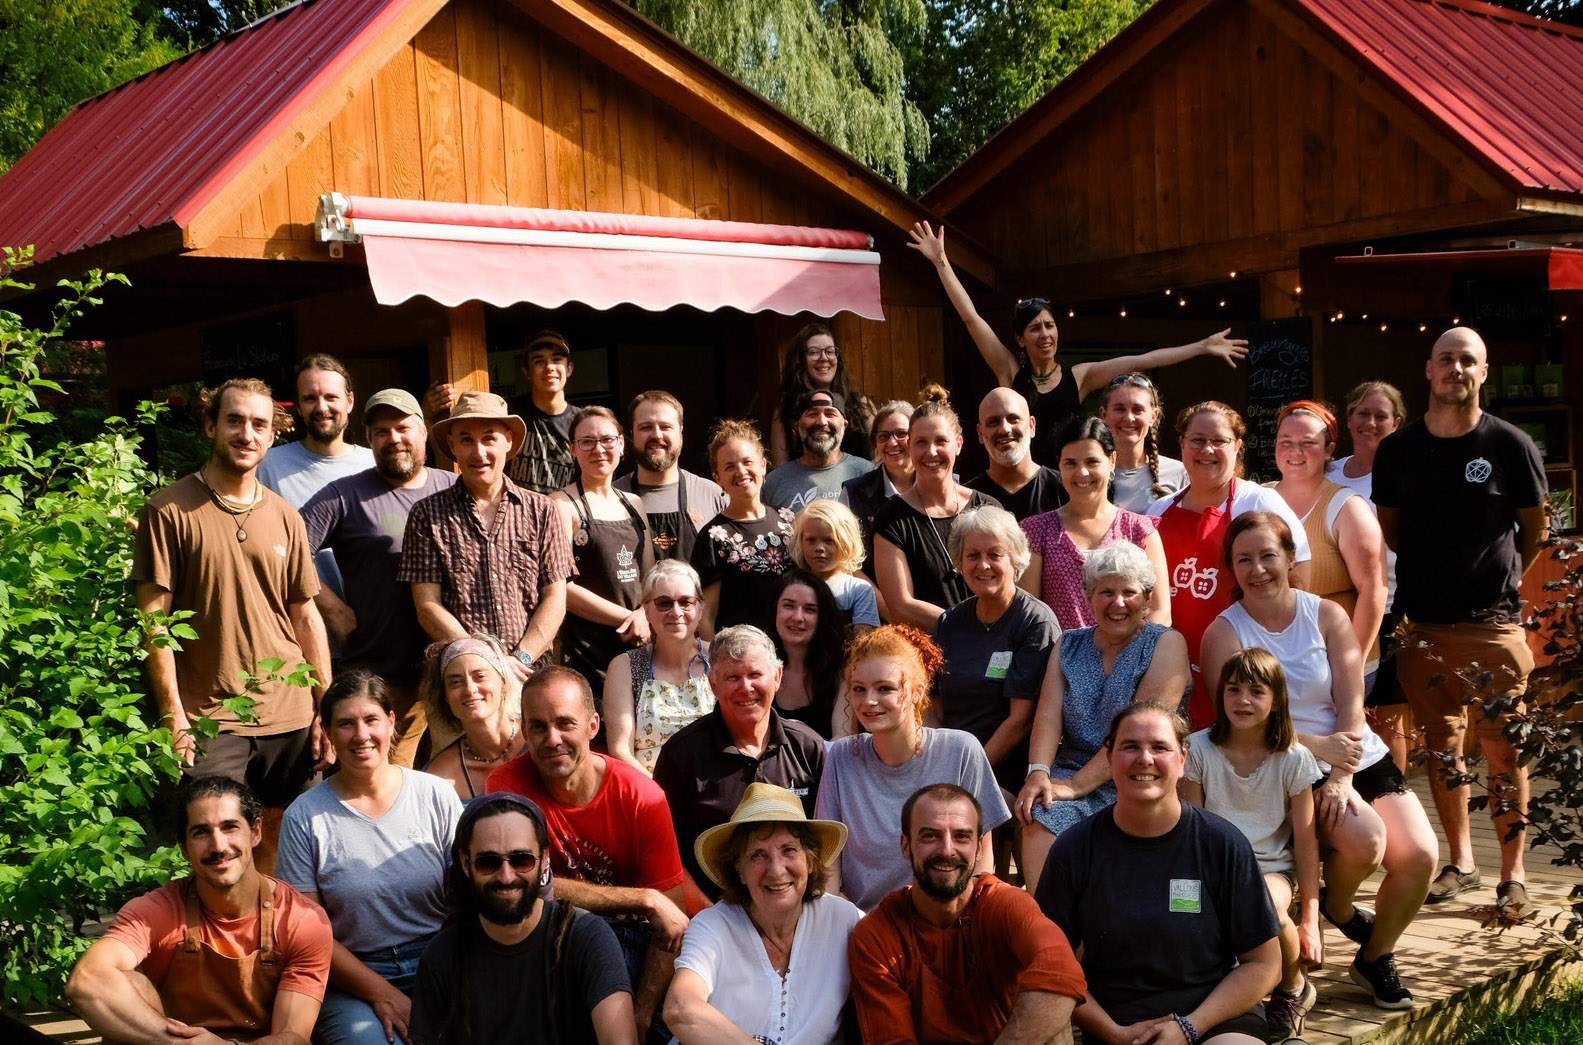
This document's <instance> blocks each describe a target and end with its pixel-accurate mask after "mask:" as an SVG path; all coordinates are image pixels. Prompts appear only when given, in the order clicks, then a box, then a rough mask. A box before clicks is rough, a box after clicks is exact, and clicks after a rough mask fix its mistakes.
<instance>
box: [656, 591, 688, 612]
mask: <svg viewBox="0 0 1583 1045" xmlns="http://www.w3.org/2000/svg"><path fill="white" fill-rule="evenodd" d="M649 601H650V602H652V603H654V608H655V609H657V610H659V611H660V612H661V613H669V612H670V611H671V610H673V609H675V608H677V607H680V608H681V609H684V610H690V609H692V608H693V607H695V606H697V605H698V603H699V601H700V600H699V599H698V597H697V596H695V595H683V596H682V597H681V598H679V599H673V598H671V597H670V596H669V595H656V596H654V598H652V599H650V600H649Z"/></svg>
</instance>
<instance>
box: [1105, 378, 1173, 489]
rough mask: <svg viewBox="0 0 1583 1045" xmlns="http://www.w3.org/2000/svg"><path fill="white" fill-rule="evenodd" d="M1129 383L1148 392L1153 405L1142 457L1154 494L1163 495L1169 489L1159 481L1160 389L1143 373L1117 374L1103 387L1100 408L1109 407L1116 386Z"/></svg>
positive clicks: (1162, 400)
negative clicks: (1147, 467) (1103, 397)
mask: <svg viewBox="0 0 1583 1045" xmlns="http://www.w3.org/2000/svg"><path fill="white" fill-rule="evenodd" d="M1123 385H1129V386H1131V387H1133V388H1141V389H1143V390H1144V391H1145V392H1147V393H1149V402H1150V404H1151V405H1152V406H1153V407H1154V420H1153V421H1152V422H1150V424H1149V430H1148V431H1147V432H1145V433H1144V434H1143V459H1144V461H1145V463H1147V464H1148V466H1149V478H1151V479H1153V480H1154V483H1153V485H1152V486H1151V487H1150V489H1151V491H1152V492H1153V494H1154V496H1156V497H1164V496H1165V495H1166V494H1168V493H1170V492H1171V489H1170V488H1169V487H1167V486H1166V485H1165V484H1164V483H1162V482H1160V421H1161V420H1162V419H1163V418H1164V417H1165V398H1164V397H1163V396H1161V395H1160V390H1159V388H1157V387H1156V386H1155V384H1154V382H1153V381H1150V380H1149V379H1148V378H1147V377H1145V376H1144V375H1143V374H1139V373H1131V374H1118V375H1117V376H1116V377H1114V378H1112V379H1111V382H1110V385H1109V387H1107V388H1106V389H1105V400H1104V402H1103V403H1101V404H1100V409H1102V410H1108V409H1110V397H1111V396H1112V395H1113V394H1114V393H1115V391H1116V389H1117V388H1120V387H1121V386H1123Z"/></svg>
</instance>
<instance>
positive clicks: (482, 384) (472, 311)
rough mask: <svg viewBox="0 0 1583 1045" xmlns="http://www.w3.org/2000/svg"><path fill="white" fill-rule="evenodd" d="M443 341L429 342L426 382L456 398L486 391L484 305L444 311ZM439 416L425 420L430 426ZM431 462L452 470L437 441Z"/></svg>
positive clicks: (468, 303) (470, 304)
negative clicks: (442, 386) (445, 387)
mask: <svg viewBox="0 0 1583 1045" xmlns="http://www.w3.org/2000/svg"><path fill="white" fill-rule="evenodd" d="M446 320H447V329H446V333H445V336H444V337H436V338H431V339H430V340H429V379H430V380H431V381H433V382H435V383H436V384H442V383H443V384H449V385H450V386H451V388H452V389H454V390H455V391H456V392H457V394H460V393H462V392H487V391H489V341H488V338H486V337H485V334H484V304H483V302H481V301H464V302H462V303H461V304H460V305H457V306H456V307H455V308H449V309H446ZM440 416H443V415H436V416H435V417H431V418H429V422H430V423H431V424H432V423H433V422H434V421H436V420H438V419H439V417H440ZM431 448H432V449H433V450H434V459H435V461H436V463H438V464H439V465H441V466H442V467H447V468H449V467H453V462H452V461H451V455H450V454H449V453H447V452H446V448H445V447H444V446H441V445H440V444H439V442H438V441H437V440H431Z"/></svg>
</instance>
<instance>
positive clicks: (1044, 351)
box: [909, 221, 1248, 462]
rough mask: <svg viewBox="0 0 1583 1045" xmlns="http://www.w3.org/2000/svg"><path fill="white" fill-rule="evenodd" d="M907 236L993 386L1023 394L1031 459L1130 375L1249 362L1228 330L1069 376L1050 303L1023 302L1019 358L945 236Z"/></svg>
mask: <svg viewBox="0 0 1583 1045" xmlns="http://www.w3.org/2000/svg"><path fill="white" fill-rule="evenodd" d="M909 235H911V236H912V243H911V244H909V245H910V246H911V247H912V248H913V249H914V250H916V251H917V252H918V253H920V254H922V255H923V256H924V257H926V258H928V259H929V260H930V261H931V262H932V263H933V264H934V268H935V271H936V272H937V273H938V274H939V276H940V283H941V284H942V285H943V286H944V287H945V293H946V296H947V297H948V298H950V299H951V304H952V305H954V306H956V314H957V315H959V316H961V317H962V322H963V323H966V324H967V330H968V333H969V334H970V335H972V338H973V343H974V344H975V345H977V346H978V352H979V355H981V356H983V357H984V362H985V363H987V364H989V368H990V369H991V370H993V371H994V372H995V380H996V381H998V382H999V383H1000V384H1001V386H1002V387H1005V388H1010V389H1013V390H1015V391H1017V392H1020V393H1021V394H1022V396H1023V398H1025V399H1027V400H1028V406H1029V408H1030V409H1031V410H1032V412H1033V419H1034V421H1035V422H1036V423H1037V425H1038V431H1037V434H1036V436H1035V444H1034V459H1035V460H1037V461H1041V462H1048V461H1050V460H1053V459H1054V454H1053V453H1051V452H1050V448H1049V447H1047V446H1046V445H1045V441H1046V440H1047V439H1048V438H1049V437H1050V436H1051V435H1053V434H1054V433H1055V430H1056V429H1057V428H1058V427H1060V424H1061V422H1062V421H1063V420H1065V419H1066V418H1067V417H1070V416H1071V415H1072V414H1075V413H1077V412H1078V411H1079V410H1081V409H1082V404H1083V400H1084V399H1086V398H1088V396H1089V393H1091V392H1094V391H1096V390H1098V389H1100V388H1103V387H1105V385H1106V384H1108V383H1109V382H1110V380H1111V379H1112V378H1114V377H1115V376H1116V375H1117V374H1124V373H1126V372H1128V371H1129V370H1151V369H1153V368H1154V367H1161V366H1170V365H1171V364H1173V363H1180V362H1182V361H1184V360H1188V359H1192V358H1193V357H1195V356H1204V355H1209V356H1218V357H1219V358H1221V359H1224V360H1225V361H1226V364H1227V365H1228V366H1233V367H1234V366H1236V365H1237V360H1239V359H1241V358H1242V357H1243V356H1245V355H1247V354H1248V343H1247V341H1245V340H1243V339H1242V338H1232V337H1227V336H1226V335H1227V334H1229V333H1231V330H1230V328H1229V327H1228V328H1227V329H1225V330H1222V331H1221V332H1220V333H1218V334H1211V335H1209V336H1208V337H1206V338H1204V339H1203V340H1202V341H1195V342H1193V343H1192V344H1190V345H1181V346H1179V347H1176V348H1157V349H1155V350H1154V351H1153V352H1145V353H1143V354H1142V355H1137V356H1116V357H1114V358H1112V359H1101V360H1096V361H1095V362H1092V363H1077V364H1075V365H1073V367H1072V371H1071V373H1070V374H1068V373H1067V372H1066V371H1065V370H1064V369H1063V368H1062V366H1061V364H1060V363H1058V362H1056V358H1055V357H1056V351H1057V349H1058V347H1059V342H1060V331H1058V330H1057V329H1056V325H1055V313H1054V312H1053V311H1051V306H1050V302H1049V301H1048V300H1047V299H1045V298H1038V297H1034V298H1023V299H1022V300H1021V301H1018V302H1017V304H1016V306H1015V307H1014V309H1013V311H1012V323H1011V329H1012V330H1013V331H1014V332H1015V333H1014V339H1015V341H1016V344H1017V348H1018V349H1019V351H1017V352H1014V351H1012V350H1011V349H1010V348H1007V347H1006V345H1005V344H1004V343H1002V342H1001V340H1000V338H999V336H997V335H996V333H995V331H994V328H992V327H991V326H990V325H989V324H988V323H987V322H985V320H984V317H982V316H980V315H979V314H978V309H977V307H976V306H974V304H973V299H972V297H971V296H970V295H969V294H968V292H967V288H966V287H964V286H963V285H962V281H961V280H959V279H958V278H957V276H956V272H955V271H953V270H952V268H951V263H950V261H948V260H947V259H946V256H945V229H943V228H942V229H940V230H939V231H938V232H936V231H935V230H934V229H933V228H931V227H930V225H929V223H928V222H927V221H920V222H918V223H916V224H915V225H913V227H912V230H911V232H910V233H909Z"/></svg>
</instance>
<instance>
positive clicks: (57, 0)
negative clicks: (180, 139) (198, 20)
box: [0, 0, 180, 172]
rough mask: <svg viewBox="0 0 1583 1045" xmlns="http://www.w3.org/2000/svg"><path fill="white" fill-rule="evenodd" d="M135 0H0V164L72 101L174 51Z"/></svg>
mask: <svg viewBox="0 0 1583 1045" xmlns="http://www.w3.org/2000/svg"><path fill="white" fill-rule="evenodd" d="M156 21H157V20H156V17H155V11H154V9H153V8H152V7H149V6H147V5H146V3H144V2H142V0H0V172H3V171H5V170H6V169H7V168H8V167H10V166H11V164H13V163H15V162H16V161H17V158H18V157H20V156H21V155H22V154H23V153H24V152H26V151H27V150H28V148H29V147H31V146H32V144H33V143H34V142H36V141H38V139H39V138H41V137H43V135H44V132H45V131H47V130H49V129H50V128H51V127H53V126H54V125H55V123H56V121H58V120H59V119H60V118H61V117H62V116H65V115H66V113H67V111H69V110H70V109H71V107H72V106H74V105H76V104H77V103H78V102H81V101H83V100H84V99H87V98H91V97H93V96H94V95H96V94H100V93H102V92H104V91H108V90H109V89H110V88H112V87H115V86H118V85H119V84H122V83H125V82H126V81H127V80H130V79H131V78H133V77H134V76H139V75H141V74H142V73H145V72H147V71H149V70H150V69H153V68H155V67H156V66H159V65H162V64H164V63H165V62H168V61H170V60H171V59H172V58H175V57H176V56H177V55H178V54H180V51H179V50H178V49H177V48H176V47H175V46H173V45H172V44H171V43H170V42H169V41H167V40H166V39H164V38H163V37H162V36H161V35H160V33H159V30H158V27H157V25H156Z"/></svg>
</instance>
